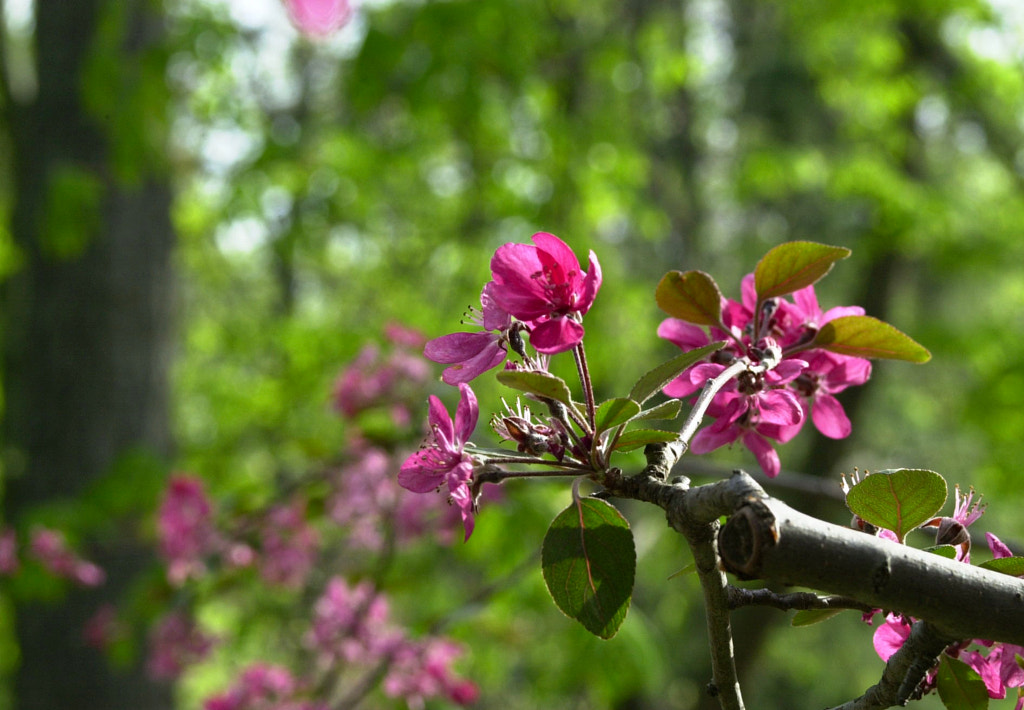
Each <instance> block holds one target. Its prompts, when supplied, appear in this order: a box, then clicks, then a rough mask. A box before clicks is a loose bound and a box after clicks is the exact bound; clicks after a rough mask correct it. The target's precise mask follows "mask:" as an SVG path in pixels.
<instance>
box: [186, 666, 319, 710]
mask: <svg viewBox="0 0 1024 710" xmlns="http://www.w3.org/2000/svg"><path fill="white" fill-rule="evenodd" d="M302 692H303V689H302V687H301V684H300V683H299V682H298V681H296V680H295V678H294V677H293V676H292V674H291V672H289V671H288V669H286V668H282V667H281V666H274V665H270V664H267V663H254V664H253V665H251V666H249V667H248V668H246V669H245V670H244V671H242V674H241V676H239V678H238V680H237V681H236V682H235V684H234V685H232V686H231V688H229V689H228V690H227V691H226V692H224V693H221V694H220V695H215V696H213V697H210V698H207V699H206V700H205V701H204V702H203V708H204V710H326V708H327V705H325V704H322V703H315V702H313V701H309V700H302V699H301V698H300V697H299V696H300V695H301V694H302Z"/></svg>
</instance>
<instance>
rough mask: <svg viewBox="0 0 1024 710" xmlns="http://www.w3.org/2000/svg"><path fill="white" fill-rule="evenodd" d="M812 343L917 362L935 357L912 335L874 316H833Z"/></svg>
mask: <svg viewBox="0 0 1024 710" xmlns="http://www.w3.org/2000/svg"><path fill="white" fill-rule="evenodd" d="M813 346H814V347H818V348H824V349H825V350H831V351H832V352H834V353H839V354H840V355H853V356H855V357H867V358H883V359H887V360H906V361H908V362H916V363H923V362H928V361H929V360H931V358H932V354H931V353H930V352H928V349H927V348H925V347H924V346H923V345H921V344H920V343H918V342H917V341H916V340H914V339H913V338H911V337H910V336H909V335H907V334H906V333H903V332H902V331H900V330H897V329H896V328H894V327H893V326H891V325H889V324H888V323H886V322H884V321H880V320H878V319H877V318H872V317H871V316H842V317H841V318H835V319H833V320H830V321H829V322H828V323H826V324H825V325H823V326H821V330H819V331H818V334H817V335H816V336H815V337H814V343H813Z"/></svg>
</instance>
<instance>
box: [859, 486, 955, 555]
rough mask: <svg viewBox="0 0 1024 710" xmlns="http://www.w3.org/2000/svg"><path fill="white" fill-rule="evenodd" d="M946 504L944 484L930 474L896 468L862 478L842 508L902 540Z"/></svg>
mask: <svg viewBox="0 0 1024 710" xmlns="http://www.w3.org/2000/svg"><path fill="white" fill-rule="evenodd" d="M945 502H946V481H945V479H943V478H942V476H940V475H939V474H937V473H935V472H934V471H927V470H925V469H911V468H897V469H892V470H888V471H877V472H875V473H872V474H869V475H867V476H865V477H864V478H863V479H862V480H861V482H860V483H858V484H857V485H855V486H854V487H853V488H851V489H850V492H849V493H848V494H847V495H846V505H847V506H848V507H849V508H850V510H851V511H852V512H853V513H855V514H856V515H859V516H860V517H861V518H862V519H863V520H866V521H867V522H869V523H871V524H872V525H874V526H875V527H878V528H885V529H886V530H891V531H892V532H894V533H895V534H896V537H897V538H898V539H899V540H900V542H902V541H903V539H904V538H905V537H906V535H907V533H908V532H910V531H911V530H913V529H914V528H916V527H918V526H919V525H921V524H922V523H926V522H928V521H929V520H931V519H932V518H934V517H935V514H936V513H938V512H939V510H941V509H942V506H943V504H944V503H945Z"/></svg>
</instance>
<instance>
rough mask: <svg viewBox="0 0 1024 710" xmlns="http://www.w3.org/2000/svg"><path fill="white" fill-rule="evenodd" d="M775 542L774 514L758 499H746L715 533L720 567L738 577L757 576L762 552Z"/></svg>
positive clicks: (777, 530) (748, 577) (776, 528)
mask: <svg viewBox="0 0 1024 710" xmlns="http://www.w3.org/2000/svg"><path fill="white" fill-rule="evenodd" d="M778 541H779V528H778V526H777V525H776V521H775V515H774V514H772V511H771V510H770V509H769V508H768V506H766V505H764V503H763V502H762V501H761V500H759V499H752V500H749V501H748V502H746V503H745V504H743V505H742V506H741V507H740V508H739V509H738V510H737V511H736V513H735V514H734V515H733V516H732V517H731V518H729V520H728V522H726V524H725V525H723V526H722V528H721V530H719V532H718V551H719V555H720V556H721V559H722V566H723V567H724V568H725V570H726V571H727V572H732V573H733V574H735V575H736V576H737V577H738V578H740V579H755V578H757V577H760V576H761V562H762V555H763V554H764V551H765V550H766V549H767V548H769V547H774V546H775V544H776V543H777V542H778Z"/></svg>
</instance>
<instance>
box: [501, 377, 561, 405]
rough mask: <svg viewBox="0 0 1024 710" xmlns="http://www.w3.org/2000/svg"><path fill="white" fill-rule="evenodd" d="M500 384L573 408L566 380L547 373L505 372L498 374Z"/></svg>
mask: <svg viewBox="0 0 1024 710" xmlns="http://www.w3.org/2000/svg"><path fill="white" fill-rule="evenodd" d="M498 382H500V383H501V384H503V385H505V386H506V387H511V388H512V389H516V390H519V391H520V392H529V393H530V394H534V395H537V396H538V397H545V398H547V399H553V400H555V401H557V402H561V403H562V404H564V405H566V406H568V407H571V406H572V394H571V393H570V392H569V385H567V384H565V380H563V379H562V378H561V377H555V376H554V375H551V374H548V373H547V372H523V371H520V370H503V371H501V372H499V373H498Z"/></svg>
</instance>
